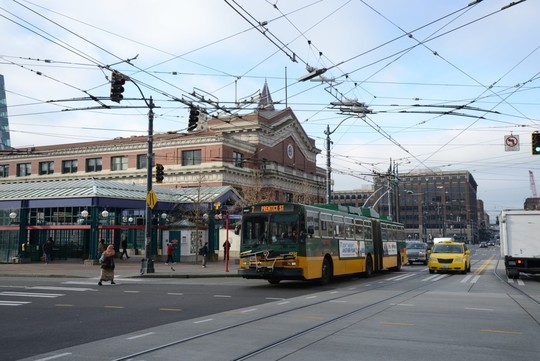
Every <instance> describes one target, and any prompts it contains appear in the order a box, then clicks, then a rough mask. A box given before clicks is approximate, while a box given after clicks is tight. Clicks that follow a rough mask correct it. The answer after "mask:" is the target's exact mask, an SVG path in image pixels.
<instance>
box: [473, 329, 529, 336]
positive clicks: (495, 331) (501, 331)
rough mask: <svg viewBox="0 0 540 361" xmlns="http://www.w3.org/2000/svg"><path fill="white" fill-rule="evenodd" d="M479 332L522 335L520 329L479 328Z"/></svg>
mask: <svg viewBox="0 0 540 361" xmlns="http://www.w3.org/2000/svg"><path fill="white" fill-rule="evenodd" d="M480 332H490V333H504V334H506V335H523V332H521V331H507V330H480Z"/></svg>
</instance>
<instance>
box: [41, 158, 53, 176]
mask: <svg viewBox="0 0 540 361" xmlns="http://www.w3.org/2000/svg"><path fill="white" fill-rule="evenodd" d="M53 173H54V162H52V161H51V162H39V175H43V174H53Z"/></svg>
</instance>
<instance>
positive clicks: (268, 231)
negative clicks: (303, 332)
mask: <svg viewBox="0 0 540 361" xmlns="http://www.w3.org/2000/svg"><path fill="white" fill-rule="evenodd" d="M240 229H241V246H240V269H239V270H238V273H239V275H240V276H242V277H244V278H248V279H264V280H267V281H268V282H269V283H271V284H277V283H279V282H280V281H282V280H319V282H320V283H322V284H326V283H328V282H330V281H331V280H332V279H333V278H334V277H336V276H348V275H355V274H363V275H365V276H367V277H369V276H371V274H372V273H373V272H377V271H380V270H383V269H387V270H391V271H399V270H400V269H401V265H402V264H405V263H407V259H406V258H407V255H406V250H405V243H406V242H405V234H404V230H403V225H402V224H400V223H397V222H392V221H389V220H386V219H383V218H382V217H379V215H378V214H377V213H376V212H375V211H373V210H372V209H369V208H356V207H349V206H339V205H334V204H322V205H303V204H296V203H286V202H272V203H258V204H253V205H251V206H248V207H245V208H244V209H243V212H242V223H241V228H240Z"/></svg>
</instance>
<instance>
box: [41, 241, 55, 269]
mask: <svg viewBox="0 0 540 361" xmlns="http://www.w3.org/2000/svg"><path fill="white" fill-rule="evenodd" d="M53 244H54V241H53V239H52V237H49V238H48V239H47V242H45V244H44V245H43V257H44V258H45V259H44V261H45V263H46V264H48V263H49V262H51V254H52V250H53Z"/></svg>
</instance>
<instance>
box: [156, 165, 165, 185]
mask: <svg viewBox="0 0 540 361" xmlns="http://www.w3.org/2000/svg"><path fill="white" fill-rule="evenodd" d="M164 177H165V172H164V170H163V164H159V163H158V164H156V183H161V182H163V178H164Z"/></svg>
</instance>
